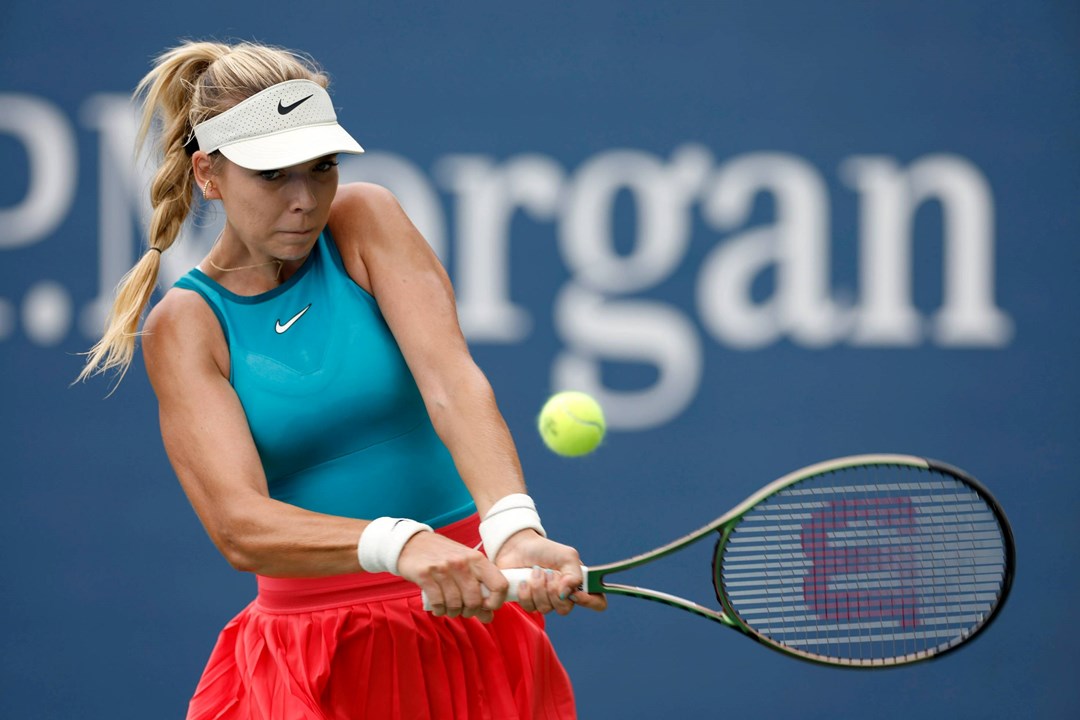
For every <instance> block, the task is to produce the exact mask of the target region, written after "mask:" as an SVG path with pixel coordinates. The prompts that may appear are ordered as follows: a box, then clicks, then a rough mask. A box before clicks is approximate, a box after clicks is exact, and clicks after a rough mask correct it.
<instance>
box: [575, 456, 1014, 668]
mask: <svg viewBox="0 0 1080 720" xmlns="http://www.w3.org/2000/svg"><path fill="white" fill-rule="evenodd" d="M870 465H881V466H908V467H915V468H921V469H925V470H934V471H937V472H941V473H944V474H946V475H951V476H954V477H956V478H959V479H961V480H963V481H964V482H965V483H967V484H968V485H970V486H971V487H972V488H973V489H975V490H976V492H978V493H979V495H981V496H982V497H983V499H984V500H986V502H987V504H988V505H989V506H990V508H991V509H992V510H993V512H994V514H995V516H996V517H997V519H998V523H999V525H1000V526H1001V529H1002V532H1003V535H1004V547H1005V553H1006V562H1005V567H1006V570H1007V572H1006V577H1005V580H1004V583H1003V587H1002V590H1001V594H1000V598H999V599H998V602H997V604H996V605H995V606H994V607H993V608H992V610H991V611H990V613H989V615H988V618H987V619H986V621H985V622H983V623H982V624H981V625H979V626H978V627H976V628H975V630H974V631H973V632H972V633H971V635H970V636H968V637H967V638H965V639H964V642H966V641H967V640H969V639H971V638H972V637H974V636H975V635H977V634H978V633H980V632H981V631H982V630H984V629H985V628H986V627H987V626H988V625H989V624H990V622H991V621H992V620H993V619H994V618H995V617H996V616H997V614H998V612H999V611H1000V609H1001V607H1002V606H1003V605H1004V603H1005V599H1006V598H1007V597H1008V594H1009V590H1010V587H1011V584H1012V579H1013V572H1014V568H1015V549H1014V545H1013V537H1012V531H1011V529H1010V527H1009V523H1008V521H1007V519H1006V518H1005V514H1004V512H1003V511H1002V510H1001V507H1000V506H999V505H998V503H997V501H996V500H994V498H993V496H992V495H990V493H989V491H988V490H986V488H985V487H983V486H982V485H981V484H980V483H979V482H978V481H976V480H975V479H974V478H972V477H971V476H970V475H968V474H966V473H964V472H963V471H961V470H958V469H957V468H954V467H952V466H950V465H947V464H945V463H941V462H938V461H935V460H929V459H926V458H920V457H915V456H911V455H891V454H871V455H852V456H849V457H844V458H838V459H835V460H827V461H825V462H821V463H817V464H816V465H810V466H808V467H805V468H802V469H800V470H796V471H795V472H792V473H789V474H788V475H785V476H783V477H781V478H779V479H777V480H774V481H773V482H771V483H769V484H768V485H766V486H765V487H763V488H761V489H760V490H758V491H757V492H755V493H754V494H753V495H751V496H750V497H748V498H746V500H744V501H742V502H741V503H739V504H738V505H737V506H735V507H734V508H732V509H731V510H729V511H728V512H727V513H725V514H724V515H722V516H721V517H719V518H717V519H716V520H714V521H712V522H711V523H709V524H708V525H705V526H703V527H701V528H699V529H697V530H695V531H693V532H691V533H689V534H687V535H684V536H683V537H681V538H678V539H677V540H674V541H672V542H670V543H668V544H667V545H664V546H662V547H659V548H656V549H654V550H650V551H648V552H645V553H641V554H640V555H635V556H634V557H631V558H628V559H626V560H620V561H617V562H612V563H607V564H604V565H593V566H590V567H583V568H582V571H583V575H584V582H583V583H582V587H583V589H584V590H586V591H587V592H590V593H607V594H611V595H627V596H630V597H637V598H641V599H643V600H652V601H655V602H659V603H663V604H665V605H670V606H672V607H676V608H679V609H680V610H685V611H687V612H690V613H693V614H695V615H699V616H701V617H704V618H707V619H709V620H713V621H715V622H718V623H721V624H723V625H727V626H728V627H732V628H735V629H736V630H739V631H741V632H742V633H743V634H745V635H747V636H748V637H751V638H753V639H755V640H757V641H758V642H760V643H762V644H764V645H767V646H769V647H771V648H773V649H775V650H779V651H781V652H783V653H785V654H787V655H789V656H792V657H797V658H800V659H802V660H809V661H811V662H815V663H820V664H824V665H831V666H842V667H859V668H865V667H890V666H896V665H906V664H910V663H913V662H918V661H921V660H928V659H930V658H932V657H937V656H939V655H941V654H943V653H945V652H948V651H949V650H952V649H954V648H955V647H958V646H959V645H960V644H962V643H957V644H955V645H952V646H949V647H946V648H944V649H937V648H935V649H932V650H927V651H923V652H919V653H912V654H911V655H909V656H904V657H901V658H891V659H887V660H874V661H861V660H851V659H846V658H834V657H828V656H822V655H817V654H814V653H810V652H805V651H800V650H796V649H793V648H791V647H788V646H785V645H783V644H782V643H779V642H776V641H773V640H770V639H769V638H768V637H765V636H763V635H761V634H759V633H757V632H755V631H754V630H753V628H752V627H751V626H750V625H748V624H747V623H745V622H744V621H743V620H742V619H741V618H740V617H739V615H738V613H737V612H736V611H735V609H734V608H733V607H732V605H731V602H730V600H729V599H728V598H727V597H726V595H725V593H724V592H723V582H722V578H721V567H720V560H721V558H722V557H723V552H724V548H725V546H726V544H727V542H728V540H729V539H730V537H731V534H732V531H733V530H734V528H735V526H736V525H737V524H738V523H739V521H740V520H741V519H742V517H743V516H744V515H745V514H746V513H747V512H749V511H750V510H751V509H752V508H753V507H754V506H756V505H757V504H758V503H760V502H762V501H763V500H765V499H767V498H769V497H771V496H773V495H775V494H777V493H779V492H780V491H782V490H784V489H786V488H788V487H791V486H792V485H795V484H797V483H801V482H804V481H805V480H808V479H809V478H812V477H816V476H818V475H823V474H826V473H831V472H835V471H838V470H843V469H846V468H851V467H857V466H870ZM714 532H715V533H718V534H719V537H718V539H717V543H716V549H715V551H714V555H713V585H714V590H715V592H716V597H717V599H718V601H719V603H720V606H721V609H720V610H716V609H714V608H710V607H706V606H704V605H701V604H699V603H696V602H693V601H691V600H687V599H685V598H681V597H679V596H677V595H672V594H669V593H665V592H660V591H658V590H651V589H649V588H642V587H636V586H633V585H624V584H620V583H612V582H605V580H604V578H605V577H606V576H607V575H610V574H613V573H617V572H622V571H625V570H630V569H631V568H635V567H638V566H640V565H644V564H645V563H649V562H652V561H654V560H657V559H659V558H662V557H665V556H666V555H670V554H672V553H674V552H676V551H678V550H682V549H683V548H685V547H689V546H690V545H693V544H695V543H697V542H699V541H701V540H702V539H704V538H705V537H708V536H710V535H712V533H714Z"/></svg>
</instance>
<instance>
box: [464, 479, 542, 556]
mask: <svg viewBox="0 0 1080 720" xmlns="http://www.w3.org/2000/svg"><path fill="white" fill-rule="evenodd" d="M527 528H532V529H533V530H535V531H536V532H538V533H540V534H541V535H542V536H544V537H547V533H546V532H544V526H543V525H541V524H540V515H539V514H538V513H537V512H536V504H535V503H534V502H533V500H532V498H531V497H529V496H528V495H525V494H523V493H514V494H513V495H507V496H506V497H504V498H501V499H500V500H499V501H498V502H497V503H495V504H494V505H492V506H491V509H490V510H488V511H487V515H485V516H484V519H483V521H482V522H481V523H480V539H481V540H482V541H483V542H484V552H485V553H487V556H488V559H489V560H491V561H492V562H495V558H496V557H498V555H499V550H501V549H502V546H503V543H505V542H506V541H507V540H508V539H510V536H511V535H514V534H515V533H518V532H520V531H521V530H525V529H527Z"/></svg>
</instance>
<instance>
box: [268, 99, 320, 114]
mask: <svg viewBox="0 0 1080 720" xmlns="http://www.w3.org/2000/svg"><path fill="white" fill-rule="evenodd" d="M313 97H315V96H314V95H308V96H307V97H306V98H301V99H300V100H297V101H296V102H294V103H293V104H292V105H282V104H281V101H280V100H278V101H277V111H278V112H279V113H281V114H282V115H288V114H289V113H291V112H292V111H293V110H295V109H296V108H298V107H300V104H301V103H304V102H306V101H308V100H310V99H311V98H313Z"/></svg>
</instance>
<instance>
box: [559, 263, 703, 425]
mask: <svg viewBox="0 0 1080 720" xmlns="http://www.w3.org/2000/svg"><path fill="white" fill-rule="evenodd" d="M554 317H555V327H556V329H557V331H558V333H559V335H560V337H562V338H563V339H564V340H565V341H566V343H567V346H568V348H567V350H565V351H564V352H561V353H559V354H558V356H556V358H555V362H554V364H553V365H552V368H551V382H552V386H553V387H555V388H559V389H574V390H581V391H583V392H587V393H589V394H591V395H593V396H594V397H595V398H596V399H597V400H598V401H599V402H600V404H601V405H602V406H603V407H604V408H605V415H606V417H607V421H608V425H609V427H611V428H613V429H620V430H642V429H645V428H650V427H656V426H658V425H663V424H664V423H666V422H669V421H671V420H673V419H674V418H676V417H677V416H678V415H679V413H681V412H682V411H683V410H685V409H686V406H687V405H689V404H690V402H691V401H692V400H693V399H694V395H695V394H696V393H697V390H698V387H699V386H700V385H701V374H702V366H703V364H704V362H703V359H702V358H703V351H702V347H701V340H700V338H699V337H698V334H697V331H696V330H695V329H694V326H693V323H692V322H690V320H689V319H687V317H686V316H685V315H684V314H683V313H682V312H680V310H679V309H678V308H674V307H669V306H666V305H663V304H662V303H658V302H644V301H636V300H605V298H604V297H603V296H602V295H600V294H598V293H594V292H592V291H590V290H586V289H584V288H582V287H580V286H578V285H576V284H575V283H567V284H566V285H565V286H563V288H562V290H560V291H559V295H558V297H556V299H555V306H554ZM602 360H608V361H612V362H620V361H621V362H640V363H646V364H649V365H652V366H654V367H655V368H656V369H657V371H658V373H659V377H658V379H657V381H656V382H655V383H654V384H653V385H652V386H651V387H648V388H645V389H644V390H633V391H626V390H622V391H614V390H611V389H609V388H608V387H607V386H606V385H605V384H604V380H603V377H602V376H601V361H602Z"/></svg>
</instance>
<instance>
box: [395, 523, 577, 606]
mask: <svg viewBox="0 0 1080 720" xmlns="http://www.w3.org/2000/svg"><path fill="white" fill-rule="evenodd" d="M398 574H400V575H401V577H403V578H405V579H406V580H410V581H412V582H414V583H416V584H417V585H419V586H420V589H421V590H423V591H424V593H426V594H427V599H428V603H429V605H430V606H431V612H432V614H433V615H438V616H443V615H445V616H446V617H459V616H460V617H475V618H477V619H479V620H480V621H481V622H491V620H492V618H493V617H494V611H495V610H498V609H499V608H500V607H502V604H503V603H504V602H505V601H506V592H507V590H508V589H509V587H510V586H509V583H507V582H506V578H505V577H503V575H502V573H500V572H499V570H498V568H496V567H495V566H494V565H493V564H492V563H491V561H490V560H488V559H487V558H486V557H485V556H484V554H483V553H481V552H479V551H478V550H473V549H472V548H468V547H465V546H464V545H462V544H461V543H457V542H454V541H453V540H450V539H449V538H446V537H443V536H442V535H439V534H438V533H433V532H420V533H417V534H416V535H413V536H412V538H410V539H409V542H407V543H405V547H404V549H402V551H401V555H400V556H399V557H398ZM579 574H580V573H579ZM481 585H483V586H485V587H487V589H488V591H489V593H490V594H489V595H488V596H487V597H484V594H483V591H482V590H481Z"/></svg>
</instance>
